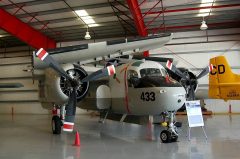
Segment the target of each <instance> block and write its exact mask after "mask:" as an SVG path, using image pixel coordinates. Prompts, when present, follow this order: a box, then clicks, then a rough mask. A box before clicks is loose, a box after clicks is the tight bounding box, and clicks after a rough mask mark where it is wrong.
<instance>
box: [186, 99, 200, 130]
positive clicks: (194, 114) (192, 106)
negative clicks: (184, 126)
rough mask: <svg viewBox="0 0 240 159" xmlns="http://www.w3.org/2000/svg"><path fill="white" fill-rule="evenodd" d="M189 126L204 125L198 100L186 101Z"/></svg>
mask: <svg viewBox="0 0 240 159" xmlns="http://www.w3.org/2000/svg"><path fill="white" fill-rule="evenodd" d="M185 105H186V110H187V116H188V124H189V127H198V126H204V123H203V116H202V110H201V105H200V100H195V101H186V102H185Z"/></svg>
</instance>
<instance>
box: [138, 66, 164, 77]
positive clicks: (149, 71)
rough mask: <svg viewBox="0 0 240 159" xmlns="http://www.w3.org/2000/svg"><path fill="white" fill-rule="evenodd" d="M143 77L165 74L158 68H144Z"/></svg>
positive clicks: (141, 72)
mask: <svg viewBox="0 0 240 159" xmlns="http://www.w3.org/2000/svg"><path fill="white" fill-rule="evenodd" d="M140 74H141V77H145V76H148V77H153V76H163V75H162V74H161V71H160V70H159V69H158V68H144V69H141V70H140Z"/></svg>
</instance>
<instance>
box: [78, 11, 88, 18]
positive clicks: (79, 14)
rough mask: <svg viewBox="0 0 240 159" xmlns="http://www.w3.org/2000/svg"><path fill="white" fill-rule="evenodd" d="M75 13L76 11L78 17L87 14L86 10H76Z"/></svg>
mask: <svg viewBox="0 0 240 159" xmlns="http://www.w3.org/2000/svg"><path fill="white" fill-rule="evenodd" d="M75 13H77V15H78V16H79V17H84V16H87V15H88V13H87V11H86V10H76V11H75Z"/></svg>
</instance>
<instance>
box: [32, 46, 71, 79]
mask: <svg viewBox="0 0 240 159" xmlns="http://www.w3.org/2000/svg"><path fill="white" fill-rule="evenodd" d="M36 56H37V57H38V58H39V59H40V60H41V61H44V62H45V63H46V64H47V65H48V66H49V67H51V68H53V69H54V70H55V71H57V72H58V74H59V75H60V76H63V77H65V78H67V79H70V80H72V78H71V77H70V76H69V75H68V74H67V73H66V72H65V71H64V70H63V68H62V67H61V66H60V65H59V64H58V62H57V61H55V60H54V59H53V58H52V56H51V55H49V54H48V52H47V51H46V50H44V49H43V48H41V49H39V50H38V51H37V52H36Z"/></svg>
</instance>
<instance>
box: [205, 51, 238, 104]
mask: <svg viewBox="0 0 240 159" xmlns="http://www.w3.org/2000/svg"><path fill="white" fill-rule="evenodd" d="M210 63H211V64H213V70H212V71H211V72H210V74H209V91H208V95H209V98H216V99H224V100H225V101H227V100H240V75H237V74H235V73H233V72H232V70H231V68H230V66H229V64H228V62H227V60H226V58H225V57H224V56H217V57H214V58H211V59H210Z"/></svg>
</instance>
